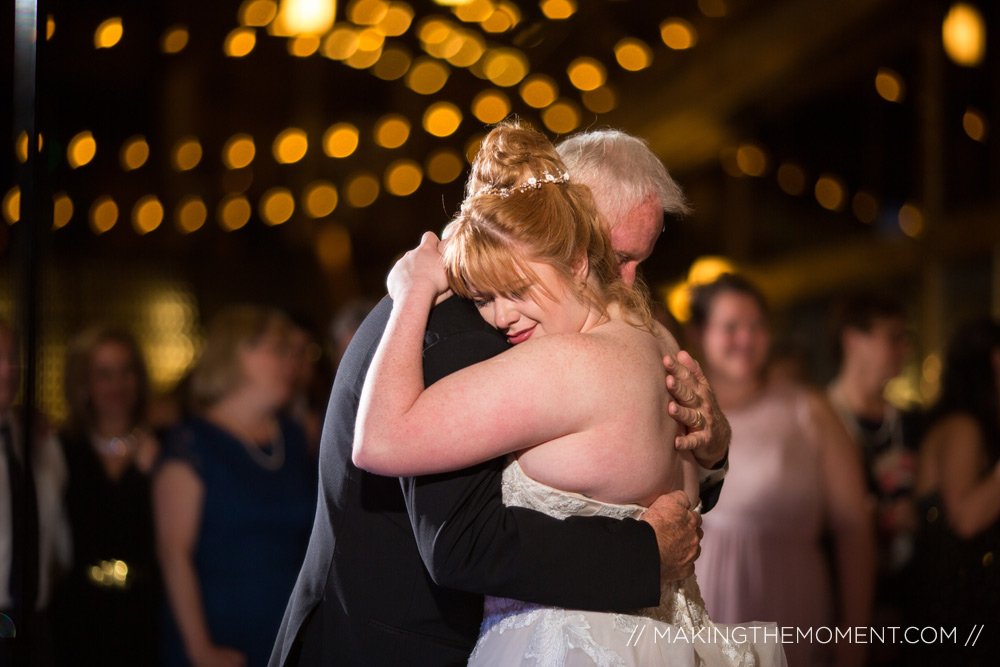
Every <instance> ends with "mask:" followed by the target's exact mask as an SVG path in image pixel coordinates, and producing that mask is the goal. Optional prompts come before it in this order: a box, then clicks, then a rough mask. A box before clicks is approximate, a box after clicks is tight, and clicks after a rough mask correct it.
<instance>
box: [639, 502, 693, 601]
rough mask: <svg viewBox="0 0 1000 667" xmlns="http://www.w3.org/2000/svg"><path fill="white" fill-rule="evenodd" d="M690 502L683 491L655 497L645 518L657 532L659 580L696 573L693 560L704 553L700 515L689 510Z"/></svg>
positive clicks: (670, 579)
mask: <svg viewBox="0 0 1000 667" xmlns="http://www.w3.org/2000/svg"><path fill="white" fill-rule="evenodd" d="M690 507H691V501H690V500H688V497H687V494H686V493H684V492H683V491H674V492H673V493H670V494H668V495H665V496H660V497H659V498H657V499H656V502H654V503H653V504H652V505H650V506H649V509H647V510H646V512H645V514H643V515H642V520H643V521H645V522H647V523H648V524H649V525H651V526H652V527H653V530H655V531H656V545H657V547H659V549H660V581H661V582H667V581H676V580H677V579H683V578H685V577H689V576H691V575H692V574H693V573H694V561H695V559H697V558H698V555H699V554H700V553H701V546H700V543H701V537H702V532H701V515H700V514H696V513H694V512H692V511H691V510H690Z"/></svg>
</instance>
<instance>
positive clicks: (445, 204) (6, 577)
mask: <svg viewBox="0 0 1000 667" xmlns="http://www.w3.org/2000/svg"><path fill="white" fill-rule="evenodd" d="M297 4H298V3H296V2H294V1H293V0H284V1H282V2H277V1H276V0H226V1H224V2H215V3H204V2H192V1H191V0H179V1H178V0H175V1H173V2H151V3H138V4H137V3H130V2H125V1H124V0H97V1H94V2H87V3H69V2H64V1H61V0H52V1H50V2H39V3H37V8H38V15H37V20H38V26H39V29H38V32H37V34H38V35H39V36H42V35H44V39H39V40H37V41H32V40H30V39H27V40H26V39H24V35H25V34H26V33H24V31H23V30H21V29H20V26H21V25H22V22H23V21H22V19H23V18H24V16H23V15H24V13H25V12H27V11H28V8H30V7H32V6H34V5H35V3H30V2H29V3H17V8H16V9H15V10H11V9H7V10H4V13H3V15H2V17H0V29H2V31H3V33H4V34H7V35H12V34H13V35H17V36H18V38H17V39H16V40H0V41H3V43H5V44H7V46H6V47H5V48H4V50H3V53H2V54H0V58H2V72H0V78H2V79H3V81H4V84H5V86H6V87H7V89H8V90H16V94H15V95H14V97H13V102H14V103H13V104H12V105H10V106H7V105H3V106H0V124H2V125H3V126H4V127H8V128H13V132H12V133H11V135H10V137H11V141H10V142H9V145H8V148H5V149H4V152H3V155H4V156H5V157H4V160H2V161H0V196H2V206H0V213H2V217H3V221H2V222H0V319H2V320H3V324H0V439H2V440H3V447H4V456H3V457H2V458H0V469H2V470H0V489H7V490H8V491H9V492H8V493H6V494H5V493H0V612H3V613H8V612H10V611H11V610H13V609H14V608H15V607H18V606H20V607H25V606H27V607H28V608H34V609H36V611H37V614H36V616H37V618H35V621H36V623H37V627H38V628H42V629H44V630H45V631H46V632H47V633H48V635H47V636H48V637H49V638H51V641H49V640H46V641H44V642H43V645H42V646H40V647H39V650H40V651H42V652H43V653H47V654H48V656H49V657H50V658H51V659H53V660H56V661H57V662H58V663H59V664H70V663H73V664H98V663H99V664H155V663H156V662H157V661H163V662H165V663H167V664H185V662H186V661H188V662H190V663H191V664H199V665H200V664H205V665H209V664H225V665H239V664H244V663H243V662H242V661H243V660H246V661H247V662H246V664H250V665H254V664H263V663H262V662H261V661H262V660H266V656H267V654H268V653H269V650H270V641H271V639H272V638H273V636H274V633H275V632H276V630H277V625H278V623H279V621H280V617H281V612H282V611H283V609H284V602H285V600H284V598H285V597H287V594H288V591H289V590H290V589H291V585H292V582H293V581H294V577H295V574H296V572H297V570H298V560H299V559H301V556H302V554H303V553H304V550H305V544H306V540H307V539H308V535H309V530H310V527H311V521H312V518H311V517H312V512H313V507H314V503H315V486H316V469H315V460H316V450H317V447H318V443H319V435H320V431H321V426H322V420H323V415H324V412H325V409H326V401H327V397H328V392H329V388H330V386H331V384H332V380H333V376H334V373H335V369H336V364H337V360H338V359H339V357H340V355H341V354H343V351H344V349H345V347H346V345H347V343H348V342H349V340H350V337H351V335H352V333H353V331H354V329H355V328H356V327H357V325H358V324H359V323H360V322H361V320H362V319H363V318H364V316H365V315H366V314H367V312H368V311H369V310H370V308H371V307H372V306H373V305H374V303H375V302H376V301H377V299H379V298H380V297H381V295H382V294H384V277H385V274H386V272H387V270H388V268H389V267H390V266H391V263H392V261H393V259H394V258H395V257H396V256H397V255H398V254H399V253H401V252H402V251H404V250H405V249H407V248H409V247H411V246H413V245H415V244H416V242H417V240H418V239H419V236H420V233H421V232H422V231H424V230H427V229H433V230H440V229H441V227H443V225H444V224H445V223H446V222H447V219H448V216H449V215H450V214H451V213H452V212H453V211H454V210H456V209H457V206H458V204H459V203H460V201H461V197H462V185H463V181H464V176H465V174H466V173H467V169H468V163H469V160H470V156H471V155H474V153H475V151H476V149H477V147H478V142H479V141H480V140H481V138H482V136H483V135H484V133H485V131H486V129H487V127H488V124H490V123H495V122H497V121H499V120H501V119H502V118H504V117H506V116H507V115H509V114H512V113H513V114H517V115H518V116H519V117H521V118H522V119H523V120H524V121H526V122H528V123H530V124H532V125H534V126H535V127H537V128H538V129H540V130H542V131H545V132H546V133H547V134H549V135H550V136H553V137H555V136H559V135H566V134H571V133H572V132H574V131H578V130H582V129H590V128H595V127H602V126H611V127H615V128H619V129H623V130H625V131H628V132H630V133H632V134H635V135H637V136H640V137H642V138H643V139H645V140H647V141H648V142H649V144H650V146H651V148H652V149H653V150H654V152H656V153H657V155H659V156H660V157H661V159H662V160H663V162H664V164H665V165H666V166H667V167H668V169H669V170H670V171H671V173H672V174H673V176H674V177H675V178H676V179H677V180H678V182H679V183H680V184H681V185H682V186H683V187H684V189H685V191H686V193H687V194H688V196H689V199H690V201H691V203H692V208H693V214H692V215H690V216H688V217H686V218H684V219H676V220H675V219H668V220H666V221H665V222H666V228H665V231H666V233H665V234H664V235H663V237H662V238H661V240H660V241H659V243H658V244H657V249H656V251H655V252H654V254H653V255H652V257H650V259H649V260H648V261H647V262H645V263H644V264H643V272H644V276H645V278H646V281H647V282H648V283H649V284H650V286H651V288H652V291H653V294H654V297H655V299H656V300H657V302H658V312H659V313H660V317H661V319H662V320H663V322H664V323H665V324H667V325H668V327H669V328H671V329H672V330H673V331H674V332H675V334H676V335H677V336H678V338H679V339H680V341H681V343H682V345H683V346H684V347H685V349H688V350H690V351H691V352H692V353H693V354H695V356H696V357H697V358H698V359H699V360H700V361H701V362H702V364H703V367H704V368H705V370H706V373H707V374H708V377H709V379H710V381H711V382H712V385H713V387H714V388H715V390H716V392H717V394H718V398H719V402H720V404H721V405H722V407H723V409H724V410H725V411H726V413H727V415H728V416H729V418H730V420H731V421H732V424H733V430H734V436H733V445H732V450H731V454H730V462H731V471H730V473H729V477H728V478H727V481H726V485H725V490H724V493H723V496H722V499H721V500H720V502H719V505H718V506H717V507H716V508H715V509H714V510H713V511H712V512H711V513H709V514H708V515H706V517H705V532H706V537H705V540H704V542H703V555H702V558H701V559H700V561H699V563H698V568H699V569H698V572H699V578H700V580H701V582H702V586H703V589H704V593H705V596H706V600H707V602H708V608H709V611H710V612H711V613H712V614H713V615H714V616H715V617H716V619H717V620H719V621H721V622H735V621H742V620H747V619H750V618H753V619H760V620H774V621H776V622H778V624H779V625H790V626H795V625H800V626H805V625H823V624H832V623H834V622H838V623H842V624H851V625H856V624H865V623H870V624H872V625H874V626H894V625H905V624H907V623H918V624H921V625H922V624H930V625H935V626H941V627H947V628H951V627H955V626H957V627H958V629H959V632H960V633H962V632H963V631H966V632H967V631H968V630H969V629H970V628H971V627H973V626H975V625H977V624H978V625H982V624H984V623H985V624H987V627H986V629H985V630H984V632H983V637H981V638H979V641H978V642H977V643H976V647H978V649H977V648H976V647H971V648H970V647H963V646H958V647H956V646H954V645H946V646H940V645H938V646H935V645H927V644H920V645H918V646H915V647H907V646H895V645H882V644H879V643H875V644H871V645H869V646H866V647H863V649H862V652H863V655H860V656H859V655H856V654H855V655H849V654H838V653H837V651H830V650H829V649H830V648H831V647H822V646H818V645H816V644H813V645H804V646H803V645H799V646H793V647H788V648H789V651H788V655H789V659H790V664H792V665H793V667H794V666H795V665H813V664H827V663H828V662H829V661H831V660H832V661H838V662H839V663H840V664H859V661H867V662H868V663H869V664H873V665H889V664H918V663H920V662H921V661H922V662H924V663H926V664H941V662H942V661H943V660H945V659H947V660H951V661H952V662H954V663H955V664H987V662H986V658H988V657H989V656H986V655H985V654H984V653H983V651H984V648H983V647H984V646H989V645H990V644H993V645H995V644H996V640H997V638H998V636H1000V635H998V634H997V629H996V628H995V627H990V625H989V624H990V623H991V621H993V619H995V618H997V617H998V616H1000V582H998V574H997V572H998V570H997V567H998V566H997V565H996V564H995V556H996V551H997V548H998V545H1000V529H998V520H1000V467H998V458H1000V417H998V413H1000V392H998V384H1000V337H998V324H997V322H998V321H1000V198H998V196H997V193H998V192H1000V142H998V141H997V139H996V137H995V136H994V135H993V134H992V133H991V130H992V128H993V127H995V126H997V125H998V123H1000V117H998V116H1000V51H998V50H997V49H996V48H995V44H994V42H991V41H990V39H991V38H993V36H994V35H996V31H997V28H998V27H1000V11H998V8H997V6H996V3H991V2H985V1H971V2H952V1H951V0H927V1H925V2H919V3H913V2H908V1H906V0H842V1H840V2H836V3H820V2H816V1H815V0H676V1H670V2H660V1H654V0H606V1H598V0H540V1H536V0H518V1H516V2H514V1H511V0H448V1H444V0H435V1H433V2H432V1H431V0H414V1H407V2H403V1H396V0H394V1H387V0H350V1H346V2H345V1H341V2H336V3H334V2H313V3H305V4H306V5H309V6H310V7H313V9H312V10H311V12H312V13H311V14H310V13H309V12H306V13H305V14H304V15H303V16H304V18H305V19H310V20H312V21H313V23H309V22H308V21H306V22H299V21H298V19H297V18H296V17H297V16H298V15H296V14H295V12H294V6H295V5H297ZM323 7H327V8H328V9H329V8H333V7H335V11H327V12H324V11H323ZM16 28H17V30H16ZM28 34H29V35H30V31H29V33H28ZM29 47H30V48H29ZM32 49H36V50H35V51H32ZM29 52H30V53H34V54H36V55H37V69H33V68H26V65H25V53H29ZM26 81H27V82H29V83H30V85H28V88H27V91H28V92H25V87H24V84H25V82H26ZM29 98H30V99H29ZM31 103H33V105H32V104H31ZM25 109H27V112H26V113H27V115H25ZM26 118H27V119H28V120H25V119H26ZM26 128H27V129H26ZM36 132H37V135H38V136H37V142H36V141H35V139H34V138H33V139H31V140H29V136H32V137H34V135H35V134H36ZM246 304H252V305H246ZM29 368H30V370H31V371H32V375H31V377H30V378H27V377H25V375H24V373H25V371H26V370H27V369H29ZM29 379H30V382H28V380H29ZM28 387H31V388H32V389H33V392H34V393H33V396H32V398H33V402H34V405H35V406H36V410H35V412H33V413H32V414H25V413H24V411H23V410H22V409H21V408H20V407H19V406H23V405H24V404H25V402H26V401H25V396H24V392H25V390H26V389H27V388H28ZM28 431H30V432H31V433H32V434H33V435H34V438H33V443H34V445H33V448H32V449H33V455H32V458H33V463H32V466H31V467H32V468H33V470H34V476H33V478H31V477H28V478H25V477H24V476H23V475H21V474H19V471H20V470H22V469H23V465H24V460H23V449H22V444H21V443H23V442H24V435H25V433H26V432H28ZM23 484H31V485H32V486H33V487H34V488H32V489H30V490H31V491H33V492H34V493H33V494H32V493H28V491H29V490H28V489H25V488H21V487H20V486H19V485H23ZM32 495H33V496H34V497H35V498H36V500H37V502H36V503H35V504H34V505H33V506H32V507H27V508H26V507H20V506H18V507H14V506H13V503H14V502H16V501H15V500H14V499H16V498H24V497H30V496H32ZM3 503H11V507H10V508H9V509H7V508H6V507H5V506H4V505H3ZM25 516H35V517H37V522H31V521H29V522H25V521H23V520H22V519H17V518H16V517H25ZM33 526H37V531H36V530H34V529H33ZM8 572H9V574H7V573H8ZM26 581H27V582H31V583H30V584H29V585H25V583H24V582H26ZM775 581H778V582H784V584H783V585H779V586H777V587H776V585H775V584H774V582H775ZM775 590H781V591H783V593H785V594H784V595H781V596H775V595H772V594H768V595H765V593H773V591H775ZM0 626H2V627H0V634H3V633H8V632H9V630H8V628H7V626H5V625H3V617H0ZM989 637H992V642H991V641H988V639H989ZM962 639H964V636H963V637H962ZM961 643H962V642H961V641H959V644H961ZM4 646H5V644H4V642H3V640H0V647H4ZM977 650H978V651H980V653H977V652H976V651H977ZM814 651H815V652H816V653H814ZM848 653H850V652H849V651H848ZM942 655H944V657H942ZM93 656H100V659H99V660H98V659H96V658H93ZM4 659H6V657H4ZM977 661H978V662H977ZM990 664H992V662H991V663H990Z"/></svg>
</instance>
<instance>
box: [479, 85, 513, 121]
mask: <svg viewBox="0 0 1000 667" xmlns="http://www.w3.org/2000/svg"><path fill="white" fill-rule="evenodd" d="M509 113H510V98H509V97H507V96H506V95H504V94H503V93H502V92H500V91H499V90H484V91H482V92H481V93H479V94H478V95H476V96H475V97H474V98H473V99H472V115H473V116H475V117H476V118H478V119H479V120H481V121H482V122H484V123H488V124H490V125H492V124H493V123H499V122H500V121H502V120H503V119H504V118H506V117H507V114H509Z"/></svg>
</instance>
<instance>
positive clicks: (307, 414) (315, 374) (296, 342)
mask: <svg viewBox="0 0 1000 667" xmlns="http://www.w3.org/2000/svg"><path fill="white" fill-rule="evenodd" d="M314 330H315V329H314V327H313V326H312V324H311V322H310V321H309V320H308V318H306V317H304V316H293V317H292V330H291V333H290V334H289V350H290V354H291V357H292V364H293V366H294V367H295V380H294V382H293V386H294V388H293V390H292V398H291V400H290V401H289V402H288V407H287V409H286V410H287V414H288V416H289V417H291V418H292V419H293V420H295V421H296V422H298V424H299V426H301V427H302V430H303V431H305V434H306V444H307V445H308V446H309V453H310V454H311V455H312V456H313V458H316V457H317V456H318V455H319V438H320V434H321V432H322V430H323V417H324V416H325V414H326V404H327V400H328V398H329V396H330V386H331V385H332V384H333V377H332V369H331V367H330V364H329V363H327V362H324V363H321V360H322V357H323V347H322V346H321V345H320V344H319V343H318V342H317V341H316V336H315V335H314V334H313V331H314Z"/></svg>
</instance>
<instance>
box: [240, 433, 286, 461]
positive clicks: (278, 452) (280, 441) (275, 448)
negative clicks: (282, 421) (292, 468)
mask: <svg viewBox="0 0 1000 667" xmlns="http://www.w3.org/2000/svg"><path fill="white" fill-rule="evenodd" d="M236 439H237V440H239V441H240V444H241V445H243V448H244V449H245V450H247V454H249V455H250V458H251V459H253V462H254V463H256V464H257V465H258V466H260V467H261V468H263V469H264V470H278V469H280V468H281V466H283V465H284V464H285V436H284V435H283V434H282V432H281V426H280V425H279V426H278V429H277V433H276V434H275V436H274V440H273V442H272V443H271V447H272V451H271V453H270V454H265V453H264V452H263V451H261V446H260V445H257V444H254V443H252V442H247V441H246V440H244V439H243V438H242V437H240V436H237V438H236Z"/></svg>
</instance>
